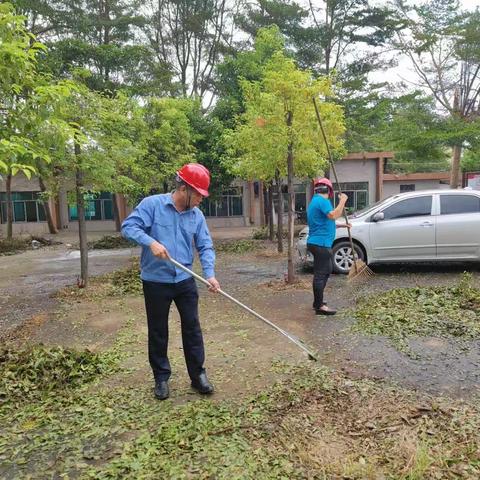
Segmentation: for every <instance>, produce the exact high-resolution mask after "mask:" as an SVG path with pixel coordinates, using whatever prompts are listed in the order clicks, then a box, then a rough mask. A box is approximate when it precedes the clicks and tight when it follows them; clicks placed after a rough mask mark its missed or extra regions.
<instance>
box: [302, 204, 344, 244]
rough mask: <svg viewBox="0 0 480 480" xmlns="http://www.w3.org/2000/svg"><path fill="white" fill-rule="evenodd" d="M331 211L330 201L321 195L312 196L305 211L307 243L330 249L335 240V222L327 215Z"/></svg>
mask: <svg viewBox="0 0 480 480" xmlns="http://www.w3.org/2000/svg"><path fill="white" fill-rule="evenodd" d="M332 211H333V207H332V204H331V202H330V200H328V199H326V198H324V197H322V196H321V195H314V196H313V198H312V201H311V202H310V205H309V206H308V209H307V221H308V238H307V243H311V244H313V245H318V246H319V247H328V248H331V246H332V244H333V241H334V240H335V231H336V228H337V227H336V225H335V220H331V219H330V218H328V217H327V215H328V214H329V213H330V212H332Z"/></svg>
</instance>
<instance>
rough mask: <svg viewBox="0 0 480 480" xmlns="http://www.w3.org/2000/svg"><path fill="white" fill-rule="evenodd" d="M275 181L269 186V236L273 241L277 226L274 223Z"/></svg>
mask: <svg viewBox="0 0 480 480" xmlns="http://www.w3.org/2000/svg"><path fill="white" fill-rule="evenodd" d="M273 215H274V213H273V183H270V185H269V186H268V238H269V239H270V241H272V242H273V239H274V238H275V228H274V225H273Z"/></svg>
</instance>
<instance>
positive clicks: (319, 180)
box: [313, 178, 333, 198]
mask: <svg viewBox="0 0 480 480" xmlns="http://www.w3.org/2000/svg"><path fill="white" fill-rule="evenodd" d="M319 185H326V186H327V187H328V196H329V197H330V198H333V185H332V182H331V181H330V180H329V179H328V178H316V179H315V180H314V181H313V189H314V190H315V188H316V187H318V186H319Z"/></svg>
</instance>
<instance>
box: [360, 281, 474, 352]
mask: <svg viewBox="0 0 480 480" xmlns="http://www.w3.org/2000/svg"><path fill="white" fill-rule="evenodd" d="M354 317H355V318H356V320H357V323H356V324H355V325H354V327H353V328H354V330H355V331H359V332H362V333H367V334H370V335H383V336H386V337H388V338H390V339H391V340H392V342H393V343H394V345H395V346H396V347H397V348H398V349H399V350H401V351H403V352H405V353H407V354H409V355H411V356H413V353H412V352H411V350H410V349H409V347H408V338H409V337H412V336H433V337H455V338H459V339H466V340H468V339H477V338H480V290H479V289H478V288H475V287H474V286H473V285H472V276H471V274H467V273H465V274H464V275H463V277H462V279H461V281H460V282H459V283H458V285H456V286H454V287H415V288H396V289H393V290H390V291H388V292H382V293H381V294H379V295H375V296H368V297H365V298H362V299H360V300H359V302H358V305H357V308H356V310H355V311H354Z"/></svg>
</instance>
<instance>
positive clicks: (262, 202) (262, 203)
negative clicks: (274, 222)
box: [258, 182, 265, 227]
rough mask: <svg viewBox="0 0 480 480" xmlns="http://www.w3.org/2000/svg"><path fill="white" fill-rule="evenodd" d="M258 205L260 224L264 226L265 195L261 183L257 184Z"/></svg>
mask: <svg viewBox="0 0 480 480" xmlns="http://www.w3.org/2000/svg"><path fill="white" fill-rule="evenodd" d="M258 203H259V204H260V224H261V226H262V227H264V226H265V193H264V188H263V182H258Z"/></svg>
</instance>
